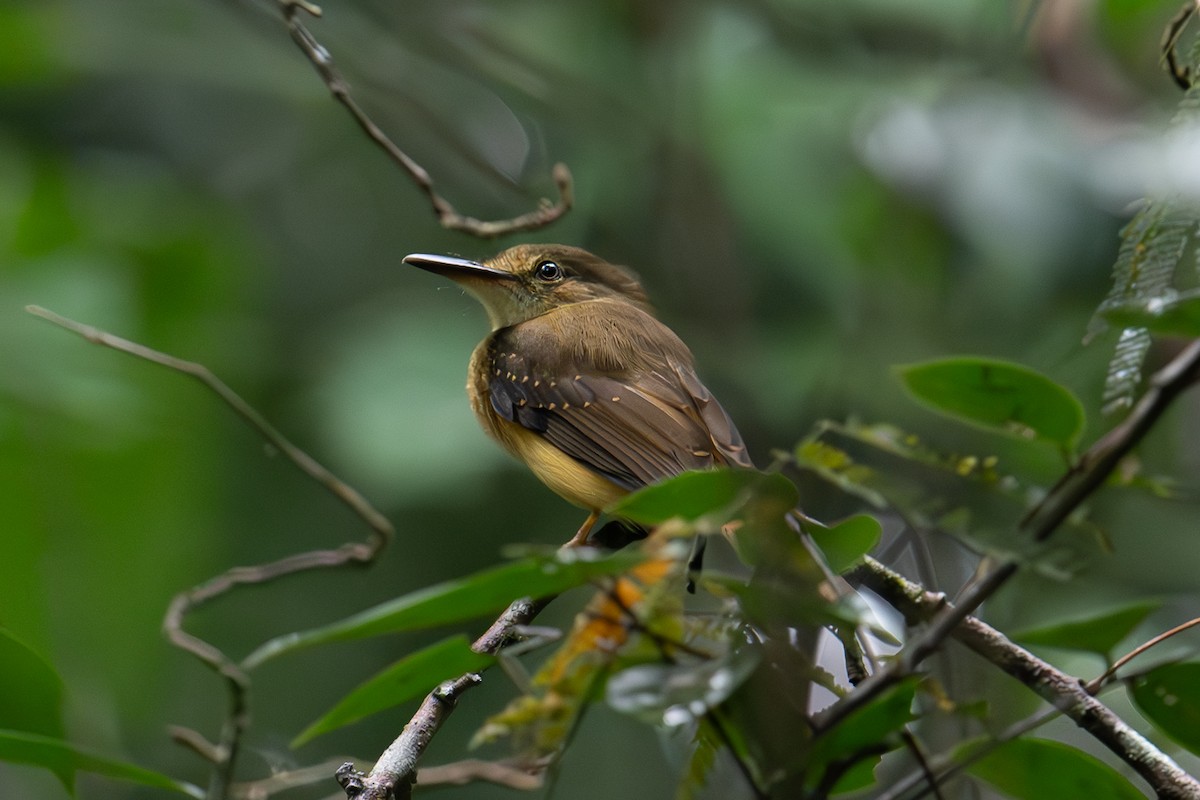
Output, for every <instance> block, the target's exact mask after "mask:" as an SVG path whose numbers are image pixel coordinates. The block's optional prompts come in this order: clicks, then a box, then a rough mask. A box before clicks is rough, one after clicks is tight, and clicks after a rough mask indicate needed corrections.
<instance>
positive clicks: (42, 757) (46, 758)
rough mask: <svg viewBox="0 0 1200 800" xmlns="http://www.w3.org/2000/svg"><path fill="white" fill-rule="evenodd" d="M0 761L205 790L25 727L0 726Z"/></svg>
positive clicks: (199, 793) (181, 790)
mask: <svg viewBox="0 0 1200 800" xmlns="http://www.w3.org/2000/svg"><path fill="white" fill-rule="evenodd" d="M0 761H10V762H13V763H15V764H32V765H35V766H40V767H45V768H46V769H49V770H51V771H52V772H54V773H55V774H61V773H62V772H64V771H67V772H75V771H80V772H91V773H95V774H97V775H103V776H105V777H108V778H115V779H117V780H121V781H127V782H129V783H136V784H140V785H142V786H149V787H152V788H155V789H166V790H168V791H172V792H175V793H177V794H182V795H187V796H188V797H195V798H203V797H204V790H202V789H200V788H199V787H198V786H194V785H192V784H190V783H186V782H184V781H178V780H175V779H174V778H171V777H169V776H167V775H163V774H161V773H158V772H154V771H152V770H148V769H144V768H142V767H139V766H137V765H135V764H129V763H126V762H124V761H117V760H115V759H111V758H106V757H104V756H98V755H96V754H94V753H91V752H89V751H87V750H84V749H81V748H78V747H76V746H75V745H73V744H71V743H69V742H64V741H63V740H62V739H57V738H53V737H50V736H42V735H40V734H36V733H27V732H25V731H13V730H0Z"/></svg>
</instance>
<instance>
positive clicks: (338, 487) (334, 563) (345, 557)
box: [25, 306, 393, 798]
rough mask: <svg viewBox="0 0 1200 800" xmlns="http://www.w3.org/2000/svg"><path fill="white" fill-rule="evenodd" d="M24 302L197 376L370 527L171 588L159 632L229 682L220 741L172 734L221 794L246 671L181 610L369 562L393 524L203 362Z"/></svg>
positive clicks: (240, 720) (235, 741) (238, 728)
mask: <svg viewBox="0 0 1200 800" xmlns="http://www.w3.org/2000/svg"><path fill="white" fill-rule="evenodd" d="M25 310H26V311H28V312H29V313H30V314H33V315H34V316H37V317H41V318H42V319H44V320H47V321H49V322H52V323H54V324H55V325H58V326H59V327H60V328H64V329H66V330H68V331H70V332H72V333H75V334H78V335H79V336H82V337H83V338H84V339H86V340H87V341H89V342H91V343H93V344H99V345H103V346H105V347H108V348H111V349H113V350H117V351H119V352H122V353H126V354H128V355H131V356H136V357H137V358H140V359H143V360H145V361H150V362H152V363H154V364H158V365H160V366H164V367H167V368H168V369H172V370H175V371H176V372H181V373H183V374H184V375H189V376H191V377H193V378H195V379H196V380H198V381H200V382H201V383H203V384H204V385H205V386H206V387H207V388H208V389H210V390H211V391H212V392H213V393H214V394H216V395H217V396H218V397H219V398H220V399H221V400H222V401H223V402H224V403H225V404H226V405H228V406H229V407H230V408H231V409H233V411H234V412H235V413H236V414H237V415H238V416H240V417H241V418H242V419H244V420H245V421H246V422H248V423H249V424H250V426H251V427H252V428H254V429H255V430H256V431H257V432H258V433H259V434H260V435H261V436H262V437H263V438H264V439H266V440H267V442H269V443H270V444H271V446H273V447H274V448H275V449H276V450H278V451H279V452H281V453H283V455H284V456H285V457H287V459H288V460H290V461H291V462H292V463H293V464H294V465H295V466H296V467H297V468H298V469H299V470H300V471H301V472H303V473H304V474H305V475H307V476H309V477H310V478H312V479H313V480H314V481H316V482H317V483H319V484H321V486H323V487H324V488H325V489H326V490H328V491H329V492H330V493H331V494H332V495H333V496H334V497H336V498H337V499H338V500H339V501H341V502H342V503H343V504H345V505H346V506H347V507H349V509H350V510H351V511H352V512H354V514H355V515H357V516H358V517H359V518H360V519H362V520H363V522H365V523H366V524H367V526H368V527H369V528H370V529H371V537H370V539H369V540H368V541H366V542H347V543H346V544H344V545H342V546H341V547H338V548H336V549H333V550H314V551H310V552H306V553H298V554H296V555H292V556H288V557H286V558H282V559H279V560H278V561H274V562H271V563H268V564H261V565H258V566H252V567H234V568H233V569H230V570H228V571H226V572H224V573H222V574H220V575H218V576H216V577H215V578H211V579H210V580H208V581H205V582H204V583H202V584H200V585H198V586H195V587H193V588H191V589H189V590H188V591H185V592H180V593H179V594H177V595H175V597H174V598H173V599H172V600H171V604H170V605H169V606H168V607H167V613H166V615H165V617H164V618H163V633H164V634H165V635H166V637H167V639H168V640H169V641H170V642H171V644H173V645H174V646H176V647H178V648H179V649H181V650H184V651H185V652H187V653H190V654H191V655H192V656H194V657H195V658H197V659H199V660H200V661H202V662H203V663H204V664H206V665H207V666H208V667H210V668H211V669H212V670H213V671H214V672H216V673H217V674H218V675H220V676H221V677H222V678H223V679H224V680H225V683H226V685H227V687H228V690H229V712H228V714H227V715H226V718H225V722H224V724H223V726H222V731H221V739H220V741H219V743H217V744H210V743H207V742H204V741H203V739H202V738H201V737H200V736H199V734H197V733H195V732H193V731H187V730H184V729H179V730H177V731H176V737H175V738H176V740H177V741H180V742H181V743H183V744H185V745H186V746H188V747H190V748H191V749H192V750H193V751H195V752H197V753H199V754H201V755H202V756H203V757H204V758H205V759H206V760H208V761H210V762H212V764H213V768H214V773H213V780H212V782H211V783H210V785H209V788H208V796H209V797H212V798H224V797H226V796H227V794H228V790H229V786H230V784H231V782H232V779H233V767H234V763H235V761H236V759H237V752H238V747H239V745H240V742H241V738H242V734H243V732H244V731H245V729H246V727H247V725H248V724H249V720H250V716H249V690H250V677H249V675H248V674H247V672H246V669H245V667H244V666H243V665H242V664H238V663H236V662H235V661H234V660H233V659H231V658H230V657H229V656H227V655H226V654H225V653H224V652H223V651H222V650H221V649H220V648H218V647H216V646H215V645H213V644H211V643H210V642H207V641H205V640H203V639H200V638H199V637H196V636H193V635H191V634H190V633H188V632H187V631H186V630H184V627H183V625H184V619H185V618H186V617H187V614H188V613H189V612H190V611H191V610H192V609H193V608H195V607H196V606H198V605H201V604H203V603H206V602H208V601H210V600H212V599H214V598H216V597H218V596H220V595H222V594H225V593H226V592H228V591H230V590H231V589H233V588H235V587H236V586H241V585H246V584H262V583H268V582H270V581H273V580H276V579H278V578H281V577H283V576H285V575H290V574H292V573H295V572H302V571H305V570H310V569H318V568H327V567H339V566H343V565H345V564H352V563H353V564H369V563H371V562H372V561H373V560H374V559H375V557H376V556H377V555H378V554H379V552H380V551H381V550H382V549H383V548H384V546H385V545H386V544H387V543H388V541H390V540H391V538H392V535H393V529H392V524H391V523H390V522H388V520H387V518H386V517H384V516H383V514H381V513H379V511H378V510H376V509H375V507H374V506H372V505H371V504H370V503H369V502H368V501H367V500H366V498H364V497H363V496H362V495H361V494H359V493H358V492H357V491H355V490H354V489H353V488H352V487H350V486H349V485H348V484H346V483H345V482H343V481H342V480H340V479H339V478H337V477H336V476H335V475H334V474H333V473H331V472H330V471H329V470H327V469H325V467H323V466H321V465H320V464H319V463H317V461H316V460H314V459H313V458H312V456H310V455H308V454H307V453H305V452H304V451H303V450H301V449H300V448H298V447H296V446H295V445H294V444H292V443H291V442H290V441H288V440H287V439H286V438H285V437H284V436H283V434H281V433H280V432H279V431H277V430H276V429H275V428H274V427H273V426H272V425H271V424H270V423H269V422H267V421H266V419H264V418H263V416H262V415H261V414H259V413H258V412H257V411H255V410H254V409H253V408H252V407H251V406H250V405H249V404H248V403H247V402H246V401H245V400H243V399H242V398H241V397H240V396H238V394H237V393H236V392H234V391H233V390H232V389H230V388H229V386H227V385H226V384H225V383H224V382H223V381H221V379H220V378H218V377H217V376H216V375H214V374H213V373H212V372H211V371H210V370H209V369H208V368H207V367H205V366H204V365H203V364H197V363H196V362H194V361H184V360H183V359H179V358H175V357H174V356H170V355H167V354H166V353H162V352H159V351H158V350H153V349H151V348H149V347H146V346H145V345H141V344H138V343H137V342H131V341H129V340H128V339H122V338H121V337H119V336H114V335H112V334H110V333H107V332H105V331H102V330H100V329H98V328H94V327H92V326H90V325H84V324H82V323H80V322H76V321H75V320H71V319H67V318H66V317H62V316H59V315H58V314H55V313H54V312H53V311H48V310H47V309H44V308H41V307H40V306H27V307H26V309H25Z"/></svg>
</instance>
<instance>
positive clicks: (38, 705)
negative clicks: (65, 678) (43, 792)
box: [0, 628, 75, 792]
mask: <svg viewBox="0 0 1200 800" xmlns="http://www.w3.org/2000/svg"><path fill="white" fill-rule="evenodd" d="M0 686H5V687H9V689H7V690H4V691H0V728H4V729H8V730H12V731H24V732H26V733H35V734H40V735H42V736H46V737H49V738H51V739H61V738H63V736H64V729H63V721H62V678H60V677H59V675H58V672H56V671H55V669H54V667H53V666H51V665H50V663H49V662H48V661H46V659H44V658H42V656H41V655H39V654H38V653H37V652H35V651H34V650H33V648H31V647H30V646H29V645H27V644H25V643H24V642H22V641H21V640H20V639H18V638H17V637H16V636H14V635H13V634H12V632H10V631H8V630H5V629H4V628H0ZM11 687H20V691H12V688H11ZM57 767H58V768H56V769H55V770H54V774H55V775H57V776H58V779H59V780H60V781H62V784H63V786H65V787H66V789H67V791H69V792H70V791H72V790H73V787H74V784H75V773H74V771H73V770H72V768H71V766H70V765H69V764H59V765H57Z"/></svg>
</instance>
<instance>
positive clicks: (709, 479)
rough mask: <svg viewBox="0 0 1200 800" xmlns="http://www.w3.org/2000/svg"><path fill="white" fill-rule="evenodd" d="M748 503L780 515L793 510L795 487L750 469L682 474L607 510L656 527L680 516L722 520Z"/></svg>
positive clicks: (796, 499)
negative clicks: (717, 516)
mask: <svg viewBox="0 0 1200 800" xmlns="http://www.w3.org/2000/svg"><path fill="white" fill-rule="evenodd" d="M751 500H758V501H760V502H761V501H767V502H769V503H770V504H771V505H772V506H778V507H779V509H781V513H785V512H787V511H789V510H791V509H793V508H795V507H796V504H797V502H798V501H799V496H798V495H797V493H796V487H795V486H794V485H792V482H791V481H789V480H788V479H787V478H785V477H784V476H782V475H780V474H778V473H764V472H758V471H756V470H750V469H713V470H704V471H696V472H685V473H683V474H682V475H678V476H676V477H674V478H671V479H670V480H666V481H663V482H661V483H656V484H654V485H652V486H647V487H646V488H645V489H641V490H640V491H637V492H634V493H633V494H630V495H627V496H625V497H623V498H622V499H621V500H619V501H618V502H617V503H616V504H615V505H613V506H612V507H611V508H609V509H607V510H608V511H609V512H610V513H611V514H613V515H614V516H618V517H621V518H622V519H628V520H631V521H633V522H637V523H640V524H642V525H659V524H661V523H663V522H666V521H667V520H669V519H672V518H675V517H681V518H683V519H685V520H689V521H696V520H698V519H700V518H701V517H704V516H707V515H710V514H726V519H728V518H729V516H732V514H734V513H736V512H737V510H739V509H740V508H741V507H742V506H744V505H746V504H747V503H748V502H750V501H751Z"/></svg>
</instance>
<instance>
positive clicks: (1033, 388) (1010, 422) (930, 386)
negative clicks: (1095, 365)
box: [896, 357, 1084, 449]
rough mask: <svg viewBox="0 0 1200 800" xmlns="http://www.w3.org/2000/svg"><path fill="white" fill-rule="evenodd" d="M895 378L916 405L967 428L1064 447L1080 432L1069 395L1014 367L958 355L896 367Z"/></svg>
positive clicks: (1077, 406)
mask: <svg viewBox="0 0 1200 800" xmlns="http://www.w3.org/2000/svg"><path fill="white" fill-rule="evenodd" d="M896 374H897V376H898V377H899V379H900V382H901V383H902V384H903V385H904V388H905V389H907V390H908V392H909V394H911V395H912V396H913V398H914V399H916V400H917V402H919V403H921V404H922V405H924V406H926V407H928V408H930V409H932V410H934V411H937V412H939V413H942V414H945V415H947V416H950V417H953V418H955V419H958V420H960V421H962V422H967V423H969V424H972V425H977V426H981V427H984V428H988V429H990V430H995V431H1001V432H1004V433H1008V434H1012V435H1015V436H1018V437H1020V438H1023V439H1043V440H1046V441H1050V442H1054V443H1056V444H1058V445H1060V446H1062V447H1064V448H1068V449H1069V448H1071V447H1073V446H1074V444H1075V442H1076V440H1077V439H1078V438H1079V434H1080V432H1081V431H1082V430H1083V422H1084V414H1083V405H1082V404H1081V403H1080V402H1079V400H1078V399H1077V398H1076V397H1075V395H1074V394H1072V393H1071V392H1070V391H1068V390H1067V389H1065V388H1063V387H1062V386H1059V385H1058V384H1057V383H1055V382H1054V381H1052V380H1050V379H1049V378H1047V377H1046V376H1044V375H1042V374H1041V373H1039V372H1036V371H1035V370H1032V369H1029V368H1028V367H1024V366H1021V365H1020V364H1014V363H1011V362H1007V361H999V360H996V359H990V358H973V357H959V358H947V359H941V360H937V361H927V362H924V363H921V364H909V365H906V366H900V367H897V368H896Z"/></svg>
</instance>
